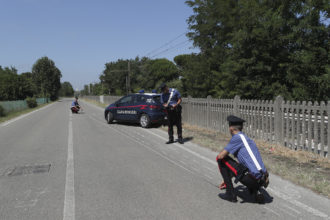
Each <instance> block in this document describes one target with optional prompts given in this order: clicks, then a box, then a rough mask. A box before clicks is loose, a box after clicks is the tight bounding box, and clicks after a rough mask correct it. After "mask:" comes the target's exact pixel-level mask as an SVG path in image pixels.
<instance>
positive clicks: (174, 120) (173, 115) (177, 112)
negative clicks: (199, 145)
mask: <svg viewBox="0 0 330 220" xmlns="http://www.w3.org/2000/svg"><path fill="white" fill-rule="evenodd" d="M167 114H168V115H167V117H168V136H169V139H170V140H174V137H173V126H174V125H176V127H177V130H178V138H182V124H181V106H178V107H177V109H173V110H167Z"/></svg>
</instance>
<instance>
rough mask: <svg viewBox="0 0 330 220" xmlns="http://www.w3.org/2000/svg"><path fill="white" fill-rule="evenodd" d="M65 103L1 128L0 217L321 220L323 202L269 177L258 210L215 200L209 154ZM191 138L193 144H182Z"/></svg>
mask: <svg viewBox="0 0 330 220" xmlns="http://www.w3.org/2000/svg"><path fill="white" fill-rule="evenodd" d="M70 104H71V100H68V99H66V100H62V101H61V102H56V103H54V104H51V105H48V106H46V107H44V108H42V109H40V110H38V111H36V112H33V113H31V114H28V115H24V116H23V117H20V118H18V119H15V120H12V121H9V122H6V123H2V124H0V219H1V220H6V219H15V220H18V219H24V220H25V219H31V220H38V219H40V220H46V219H65V220H73V219H77V220H80V219H82V220H84V219H86V220H87V219H180V220H181V219H330V201H329V199H327V198H324V197H322V196H319V195H317V194H315V193H313V192H311V191H309V190H306V189H303V188H301V187H296V186H295V185H293V184H291V183H289V182H287V181H284V180H282V179H280V178H279V177H277V176H275V175H271V177H270V178H271V179H270V181H271V183H270V186H269V187H268V188H267V191H266V192H265V193H266V195H267V197H266V204H264V205H259V204H255V203H254V202H253V199H252V198H250V196H249V194H248V192H247V191H246V190H245V188H244V187H242V186H241V185H237V186H236V190H237V192H238V194H239V202H238V203H236V204H233V203H229V202H227V201H223V200H222V199H220V198H219V197H218V194H219V193H220V190H219V189H218V188H217V186H218V184H219V183H220V182H221V177H220V174H219V171H218V168H217V164H216V162H215V157H216V155H217V153H216V152H211V151H209V150H207V149H204V148H201V147H199V146H197V145H195V144H193V143H191V142H186V143H185V144H184V145H179V144H177V143H175V144H172V145H166V144H165V142H166V140H167V134H166V133H165V132H163V131H161V130H159V129H157V128H152V129H142V128H140V127H138V126H135V125H124V124H111V125H108V124H107V123H106V121H105V120H104V117H103V109H101V108H99V107H96V106H93V105H91V104H89V103H82V106H83V108H84V112H83V113H82V114H74V115H72V114H71V112H70V111H69V107H70ZM191 138H193V137H191Z"/></svg>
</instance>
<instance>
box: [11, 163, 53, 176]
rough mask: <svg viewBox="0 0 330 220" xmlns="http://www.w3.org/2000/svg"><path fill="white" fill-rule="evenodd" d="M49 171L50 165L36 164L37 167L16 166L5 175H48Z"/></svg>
mask: <svg viewBox="0 0 330 220" xmlns="http://www.w3.org/2000/svg"><path fill="white" fill-rule="evenodd" d="M49 170H50V164H38V165H26V166H17V167H15V168H14V169H12V170H10V171H9V172H8V173H7V176H20V175H26V174H35V173H48V172H49Z"/></svg>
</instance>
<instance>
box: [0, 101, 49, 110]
mask: <svg viewBox="0 0 330 220" xmlns="http://www.w3.org/2000/svg"><path fill="white" fill-rule="evenodd" d="M36 101H37V104H38V105H40V104H45V103H48V102H49V98H37V99H36ZM0 105H1V106H2V107H3V108H4V110H5V112H6V113H8V112H14V111H21V110H24V109H27V108H28V105H27V102H26V101H25V100H17V101H1V102H0Z"/></svg>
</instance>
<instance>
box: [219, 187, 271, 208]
mask: <svg viewBox="0 0 330 220" xmlns="http://www.w3.org/2000/svg"><path fill="white" fill-rule="evenodd" d="M260 191H261V192H262V194H263V195H264V198H265V200H264V203H262V204H267V203H272V202H273V197H272V196H271V195H269V193H268V192H267V191H266V190H264V189H263V188H262V189H261V190H260ZM235 192H236V195H237V197H239V198H241V200H242V201H241V202H240V203H257V202H256V200H255V198H254V196H253V195H251V194H250V192H249V190H248V189H247V187H245V186H243V185H240V186H238V187H236V188H235ZM220 194H222V193H220ZM220 194H219V195H218V196H219V197H220Z"/></svg>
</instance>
